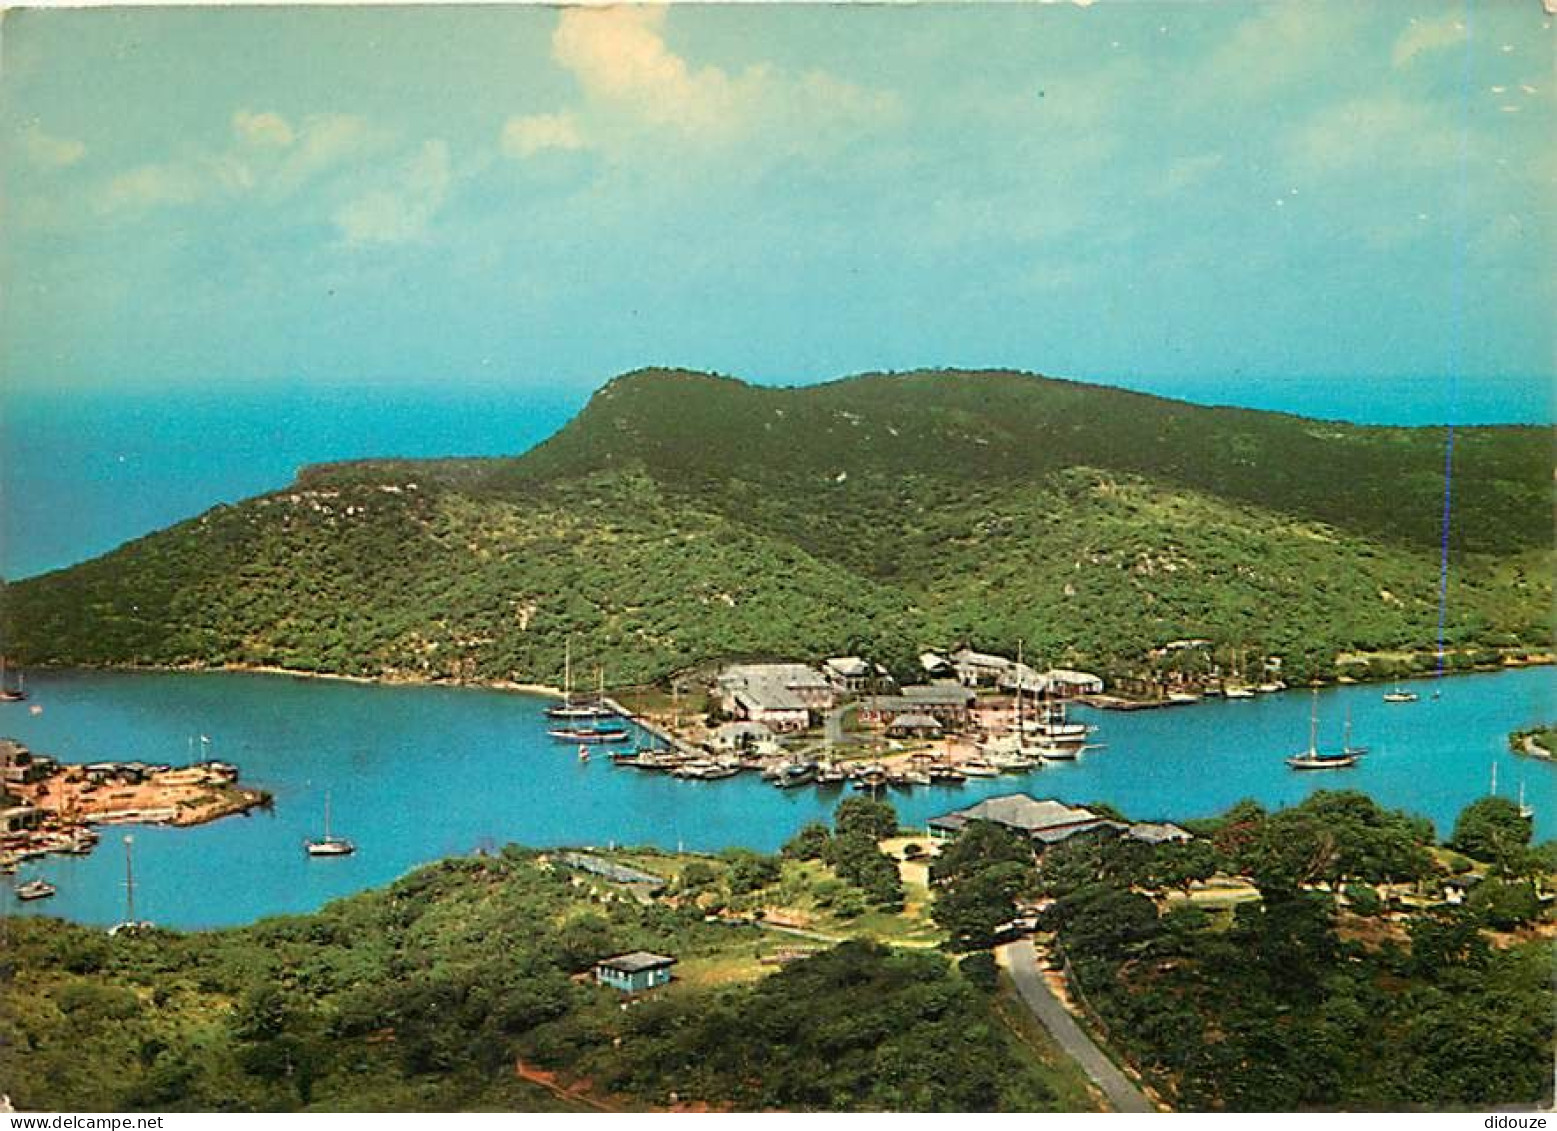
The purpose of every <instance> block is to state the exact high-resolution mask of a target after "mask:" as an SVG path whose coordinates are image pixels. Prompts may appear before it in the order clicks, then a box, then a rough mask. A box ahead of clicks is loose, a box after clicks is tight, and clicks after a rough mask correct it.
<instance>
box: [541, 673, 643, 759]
mask: <svg viewBox="0 0 1557 1131" xmlns="http://www.w3.org/2000/svg"><path fill="white" fill-rule="evenodd" d="M604 704H605V669H604V668H602V669H600V692H599V695H598V696H597V697H596V699H595V704H594V705H593V706H590V707H579V708H574V710H579V711H585V710H587V711H590V712H592V713H591V714H587V715H578V714H574V715H568V716H565V717H566V718H567V719H569V720H575V719H579V720H581V719H594V720H596V722H595V725H593V726H583V725H581V724H580V723H578V722H572V721H570V722H567V723H564V725H562V726H555V727H550V728H548V729H547V731H546V733H547V734H549V735H551V736H552V737H553V738H555V739H558V740H560V741H562V742H626V741H627V740H628V739H629V738H631V737H632V735H631V734H630V733H629V732H628V730H627V728H626V727H624V726H622V725H621V724H620V723H613V724H612V725H610V726H603V725H601V724H600V722H599V721H598V720H600V719H614V718H616V712H614V711H609V710H607V709H606V708H605V706H604Z"/></svg>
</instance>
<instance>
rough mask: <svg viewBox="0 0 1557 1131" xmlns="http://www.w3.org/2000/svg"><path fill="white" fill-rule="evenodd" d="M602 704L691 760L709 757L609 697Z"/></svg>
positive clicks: (704, 752) (700, 749) (699, 748)
mask: <svg viewBox="0 0 1557 1131" xmlns="http://www.w3.org/2000/svg"><path fill="white" fill-rule="evenodd" d="M600 702H602V703H603V704H605V705H606V706H607V707H609V708H610V709H611V710H613V711H615V712H616V713H617V714H618V715H620V716H622V718H624V719H626V720H627V721H628V722H630V723H632V724H633V725H634V726H636V727H638V728H639V729H640V730H643V731H647V732H648V733H649V734H652V735H653V736H654V737H655V738H657V739H659V740H660V741H661V742H663V743H664V744H665V745H666V746H668V747H670V748H671V749H672V750H674V751H675V752H676V753H677V754H685V755H686V756H687V757H689V758H702V757H706V756H707V753H708V752H707V751H706V750H703V749H702V748H701V747H698V746H694V745H692V743H690V742H688V741H686V740H685V739H683V738H680V737H678V736H677V735H675V734H673V733H671V732H670V731H669V730H667V729H665V728H664V727H662V726H660V725H659V724H658V723H654V722H650V721H649V720H648V719H645V718H643V717H641V716H639V715H635V714H633V713H632V712H631V711H629V710H628V709H627V708H626V707H624V706H622V705H621V704H620V703H618V702H617V701H616V700H615V699H612V698H610V697H609V696H604V697H602V698H601V700H600Z"/></svg>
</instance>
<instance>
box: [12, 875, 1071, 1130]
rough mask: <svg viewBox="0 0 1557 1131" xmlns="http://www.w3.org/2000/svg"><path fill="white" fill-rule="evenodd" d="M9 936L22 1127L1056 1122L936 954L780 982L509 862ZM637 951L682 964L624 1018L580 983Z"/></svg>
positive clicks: (657, 920)
mask: <svg viewBox="0 0 1557 1131" xmlns="http://www.w3.org/2000/svg"><path fill="white" fill-rule="evenodd" d="M752 855H753V856H754V857H755V854H752ZM755 859H756V860H757V861H761V863H757V864H755V865H754V864H753V860H752V859H749V858H747V857H730V858H726V859H704V858H694V859H687V858H668V857H667V858H657V859H656V860H655V861H654V862H653V863H655V864H657V865H665V864H670V865H672V869H671V870H675V869H679V871H680V875H679V877H678V880H677V883H678V885H680V886H681V887H682V888H684V889H685V888H695V887H698V886H699V885H705V886H706V885H709V884H718V883H719V882H721V879H722V877H723V876H725V875H726V874H728V875H729V876H735V875H741V876H744V877H745V878H746V879H748V880H749V879H750V878H751V876H752V874H753V870H754V868H755V870H756V871H757V872H762V871H763V870H764V869H766V868H767V867H768V866H769V865H771V864H772V863H773V861H772V858H767V857H755ZM778 882H780V883H781V882H782V881H778ZM769 894H770V897H771V895H772V894H773V893H772V892H770V893H769ZM5 931H6V939H5V961H6V968H5V971H4V978H3V981H0V994H3V997H0V1044H3V1047H5V1048H6V1049H7V1050H8V1053H9V1055H7V1056H5V1057H3V1058H0V1092H4V1093H7V1094H9V1095H10V1096H11V1098H12V1100H13V1101H14V1102H15V1103H16V1105H17V1106H18V1107H19V1108H21V1109H23V1110H26V1109H38V1108H43V1109H51V1110H60V1109H65V1110H87V1111H103V1110H146V1109H153V1110H208V1111H209V1110H238V1111H243V1110H305V1109H306V1110H358V1111H360V1110H435V1111H440V1110H441V1111H448V1110H476V1109H519V1110H548V1109H552V1108H563V1109H572V1108H581V1107H585V1106H593V1107H599V1106H605V1107H628V1108H635V1107H637V1108H641V1107H653V1106H676V1105H681V1106H686V1105H693V1106H711V1107H715V1108H722V1107H736V1108H768V1107H783V1108H790V1109H804V1108H824V1109H828V1110H857V1109H861V1108H893V1109H912V1110H978V1109H989V1108H1003V1109H1012V1110H1024V1111H1030V1110H1046V1109H1052V1108H1054V1107H1055V1106H1056V1104H1057V1103H1058V1102H1060V1101H1058V1100H1057V1099H1056V1098H1055V1097H1056V1090H1055V1087H1054V1086H1053V1085H1052V1084H1051V1081H1052V1080H1054V1079H1055V1074H1054V1072H1053V1071H1052V1070H1051V1069H1049V1068H1047V1067H1046V1066H1044V1065H1042V1064H1040V1063H1039V1062H1038V1061H1036V1060H1035V1059H1034V1058H1033V1057H1032V1056H1030V1055H1029V1054H1028V1053H1027V1052H1026V1051H1025V1049H1024V1046H1023V1045H1022V1044H1021V1043H1020V1042H1019V1041H1018V1040H1017V1038H1016V1036H1015V1035H1014V1034H1013V1033H1012V1032H1011V1030H1010V1029H1009V1028H1008V1027H1007V1026H1006V1025H1005V1024H1004V1023H1003V1022H1002V1021H1001V1020H1000V1019H999V1017H998V1016H997V1015H996V1012H995V1003H994V1002H993V1001H992V1000H991V999H990V997H989V995H988V993H987V990H986V989H984V988H980V987H982V986H984V985H985V981H986V980H985V979H984V978H983V972H975V973H974V974H973V975H972V978H973V980H976V981H977V982H978V985H977V986H975V985H973V984H970V979H969V978H965V977H963V976H962V975H960V974H959V973H958V972H957V971H955V970H954V969H953V967H952V966H951V964H950V963H949V962H948V961H947V960H946V959H945V958H944V957H942V956H941V955H939V954H938V953H937V952H935V951H933V950H931V949H928V948H926V949H920V950H917V951H905V952H901V953H899V952H896V951H893V950H890V949H888V948H885V947H882V946H880V945H878V944H875V943H870V942H850V943H846V944H844V945H841V946H839V947H836V948H834V949H830V950H826V951H821V952H819V953H816V954H813V955H811V956H810V957H802V958H800V959H798V960H796V961H792V962H789V963H788V964H786V965H783V966H782V967H780V966H778V965H777V964H764V963H763V962H762V961H759V958H767V959H769V962H770V963H771V960H772V956H773V955H775V954H782V953H783V952H782V950H781V949H780V948H781V947H783V946H786V945H792V944H793V942H794V940H793V938H791V937H790V936H786V935H769V934H765V933H763V932H760V931H757V930H756V929H754V928H751V927H747V926H739V925H731V924H729V923H726V922H708V921H705V916H704V912H703V910H702V908H700V907H699V906H698V905H697V904H696V902H695V901H690V900H685V899H680V898H678V899H675V900H672V901H670V902H659V903H655V904H652V905H642V904H640V903H639V902H637V901H636V900H635V899H633V898H632V897H630V896H629V895H627V894H625V893H622V892H619V891H617V890H615V889H613V888H612V887H611V886H610V885H608V884H606V883H604V882H603V881H599V880H597V879H595V878H593V877H590V876H588V875H584V874H577V875H575V874H573V873H570V872H569V871H567V870H566V869H562V868H559V867H554V866H553V865H552V864H550V863H548V861H547V858H546V857H544V856H541V855H537V854H534V853H529V852H523V851H520V850H517V849H512V848H510V849H507V850H505V851H504V852H503V853H502V854H501V855H500V856H497V857H485V858H476V859H461V860H450V861H446V862H444V863H441V864H438V865H435V866H432V867H429V868H424V869H422V870H420V871H418V872H415V873H413V874H412V875H410V876H408V877H406V878H405V879H403V880H400V881H399V882H397V883H395V884H394V885H392V886H390V887H389V888H387V889H384V890H382V891H375V892H367V893H364V894H361V895H358V896H354V897H352V898H350V899H346V900H343V901H340V902H338V903H334V904H331V905H330V906H328V907H326V908H324V909H323V910H322V911H320V912H318V913H317V914H314V915H307V916H298V917H290V918H282V919H273V920H266V921H263V922H261V923H258V924H255V925H254V926H251V927H246V928H242V929H238V930H223V931H214V932H204V933H197V934H178V933H173V932H167V931H159V930H146V931H142V932H133V933H132V932H122V933H120V934H118V935H116V936H113V937H109V936H107V935H105V934H104V933H103V932H102V931H100V930H93V929H89V928H86V927H80V926H75V925H71V924H67V923H63V922H58V921H51V920H42V919H31V918H20V919H11V920H7V921H6V924H5ZM640 948H641V949H648V950H654V951H658V952H663V953H668V954H671V955H674V956H676V957H677V958H678V959H679V960H680V964H679V965H678V967H677V972H678V980H677V981H676V982H675V983H673V984H672V985H671V986H670V987H668V988H667V989H665V990H662V991H658V992H656V993H655V994H653V995H650V996H648V997H643V998H637V999H633V1000H632V1003H631V1005H630V1006H629V1007H628V1008H625V1009H624V1008H623V1007H622V1003H623V999H622V998H621V997H620V996H619V995H618V994H617V993H616V992H615V991H614V990H610V989H607V988H605V987H602V986H597V985H595V984H594V983H593V982H592V981H591V980H590V979H588V978H587V977H580V975H583V974H585V973H586V972H587V971H588V970H589V969H590V968H591V966H592V964H593V963H594V962H595V961H596V960H598V959H600V958H602V957H605V956H608V955H611V954H615V953H619V952H622V951H627V950H634V949H640ZM774 971H778V972H776V973H775V972H774ZM516 1065H518V1066H519V1068H520V1069H521V1070H522V1071H519V1072H516Z"/></svg>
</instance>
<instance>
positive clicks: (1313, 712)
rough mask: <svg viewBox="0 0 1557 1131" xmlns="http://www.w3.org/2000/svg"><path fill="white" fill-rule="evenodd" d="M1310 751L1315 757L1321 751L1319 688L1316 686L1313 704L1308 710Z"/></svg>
mask: <svg viewBox="0 0 1557 1131" xmlns="http://www.w3.org/2000/svg"><path fill="white" fill-rule="evenodd" d="M1308 753H1309V757H1314V756H1315V755H1317V754H1318V753H1319V688H1317V687H1316V688H1314V698H1313V706H1312V707H1310V708H1309V712H1308Z"/></svg>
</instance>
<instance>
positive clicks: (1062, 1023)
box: [995, 939, 1157, 1112]
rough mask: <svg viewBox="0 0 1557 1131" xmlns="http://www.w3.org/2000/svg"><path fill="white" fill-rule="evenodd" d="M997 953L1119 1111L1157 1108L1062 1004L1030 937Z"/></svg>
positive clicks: (1045, 1024)
mask: <svg viewBox="0 0 1557 1131" xmlns="http://www.w3.org/2000/svg"><path fill="white" fill-rule="evenodd" d="M995 954H996V956H997V957H998V958H999V960H1000V964H1001V965H1002V966H1004V967H1005V968H1006V969H1007V970H1009V971H1011V980H1012V981H1014V982H1015V983H1016V988H1017V992H1018V993H1020V994H1021V995H1022V1000H1023V1001H1024V1002H1026V1003H1027V1008H1028V1009H1030V1010H1032V1011H1033V1016H1034V1017H1036V1018H1038V1021H1039V1023H1040V1024H1042V1025H1043V1027H1044V1028H1045V1029H1047V1030H1049V1033H1050V1035H1052V1036H1053V1037H1054V1039H1055V1041H1057V1042H1058V1043H1059V1046H1060V1048H1062V1049H1064V1050H1065V1052H1066V1053H1067V1054H1068V1055H1069V1056H1070V1057H1072V1058H1073V1059H1074V1060H1075V1061H1076V1062H1077V1063H1079V1064H1080V1065H1081V1067H1082V1068H1084V1069H1086V1073H1087V1075H1088V1076H1090V1077H1092V1081H1093V1083H1095V1084H1096V1085H1097V1086H1098V1087H1099V1088H1101V1089H1102V1090H1103V1094H1104V1095H1105V1096H1107V1097H1108V1102H1109V1105H1110V1106H1111V1107H1112V1108H1113V1109H1114V1110H1115V1111H1128V1112H1154V1111H1156V1110H1157V1108H1156V1107H1155V1106H1154V1105H1153V1104H1152V1102H1151V1101H1150V1100H1148V1099H1147V1098H1146V1096H1145V1095H1143V1094H1142V1092H1141V1090H1140V1089H1139V1088H1137V1087H1136V1086H1135V1085H1134V1084H1133V1083H1131V1082H1130V1079H1129V1077H1127V1076H1126V1075H1125V1074H1124V1073H1123V1072H1121V1071H1119V1069H1118V1068H1116V1067H1115V1066H1114V1062H1113V1061H1111V1060H1109V1059H1108V1057H1106V1056H1104V1055H1103V1052H1102V1050H1101V1049H1099V1048H1098V1047H1097V1045H1095V1044H1093V1043H1092V1038H1091V1037H1089V1036H1087V1035H1086V1033H1084V1032H1083V1031H1082V1029H1081V1026H1080V1025H1077V1024H1076V1019H1075V1018H1074V1017H1072V1016H1071V1015H1070V1014H1069V1013H1068V1012H1067V1011H1066V1009H1065V1007H1064V1006H1063V1005H1061V1004H1060V1002H1059V999H1058V998H1056V997H1055V996H1054V992H1053V991H1052V990H1050V989H1049V987H1048V985H1047V983H1045V982H1044V980H1043V975H1042V974H1040V973H1039V971H1038V956H1037V954H1036V953H1035V952H1034V951H1033V944H1032V943H1031V942H1030V941H1028V940H1027V939H1023V940H1022V941H1021V942H1014V943H1008V944H1007V945H1005V946H1003V947H1000V948H999V949H998V950H997V951H996V952H995Z"/></svg>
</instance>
